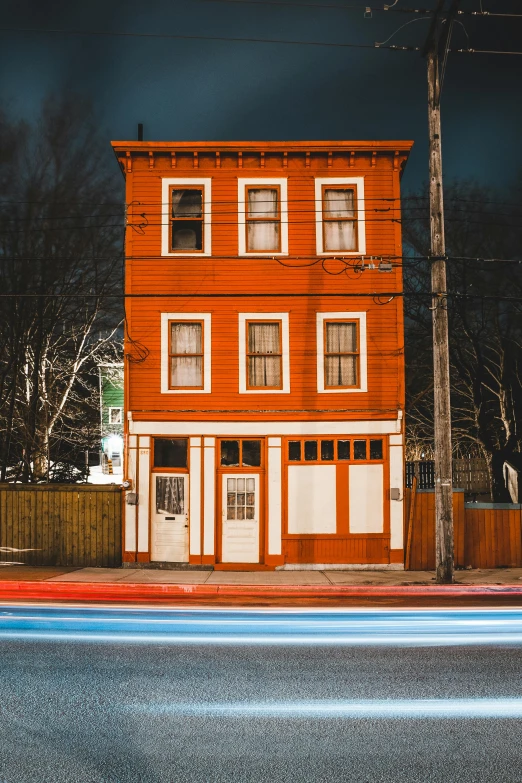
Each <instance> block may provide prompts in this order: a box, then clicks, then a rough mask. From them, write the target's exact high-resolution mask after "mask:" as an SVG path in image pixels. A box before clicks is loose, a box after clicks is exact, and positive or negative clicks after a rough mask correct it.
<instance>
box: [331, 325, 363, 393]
mask: <svg viewBox="0 0 522 783" xmlns="http://www.w3.org/2000/svg"><path fill="white" fill-rule="evenodd" d="M358 365H359V322H358V321H325V322H324V386H325V388H326V389H339V388H341V387H344V388H346V387H347V386H351V387H355V386H357V385H358V380H359V369H358Z"/></svg>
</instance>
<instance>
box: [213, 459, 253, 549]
mask: <svg viewBox="0 0 522 783" xmlns="http://www.w3.org/2000/svg"><path fill="white" fill-rule="evenodd" d="M222 497H223V500H222V503H223V508H222V512H221V516H222V540H221V561H222V562H223V563H259V475H258V474H254V475H252V474H251V473H250V474H245V473H243V474H241V473H240V474H231V473H226V474H225V475H224V476H223V493H222Z"/></svg>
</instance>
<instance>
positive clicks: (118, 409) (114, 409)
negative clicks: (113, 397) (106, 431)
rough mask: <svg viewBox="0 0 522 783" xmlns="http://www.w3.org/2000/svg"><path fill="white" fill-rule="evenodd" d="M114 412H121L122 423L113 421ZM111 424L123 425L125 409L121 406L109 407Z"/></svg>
mask: <svg viewBox="0 0 522 783" xmlns="http://www.w3.org/2000/svg"><path fill="white" fill-rule="evenodd" d="M112 411H120V414H121V417H120V418H121V421H114V422H113V421H111V412H112ZM109 424H123V407H122V406H121V405H110V406H109Z"/></svg>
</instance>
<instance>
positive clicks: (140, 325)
mask: <svg viewBox="0 0 522 783" xmlns="http://www.w3.org/2000/svg"><path fill="white" fill-rule="evenodd" d="M128 146H129V148H131V149H133V150H134V147H133V145H132V143H129V145H128ZM278 146H279V147H280V148H281V149H274V146H273V145H271V144H270V143H265V144H261V145H259V149H258V150H252V149H250V148H249V145H248V144H245V148H244V149H243V150H242V153H243V154H242V156H239V154H238V152H240V151H241V150H231V149H230V148H227V147H226V146H225V147H224V148H223V149H222V150H221V152H220V155H219V159H218V158H217V157H216V149H219V145H215V144H212V143H208V144H205V145H202V144H199V145H197V155H196V156H195V155H194V151H193V150H192V149H190V148H189V145H188V144H185V143H183V144H177V143H174V142H173V143H171V144H165V145H157V146H154V147H151V148H150V149H149V147H146V148H145V147H143V149H142V152H140V153H138V152H136V151H133V152H132V153H131V158H132V160H131V170H130V171H127V174H126V177H127V195H126V198H127V201H128V203H131V204H134V205H135V206H133V207H132V208H131V209H130V211H129V221H130V223H131V224H134V225H136V226H137V225H138V224H139V226H140V228H139V229H138V230H133V229H131V228H129V229H128V232H127V248H126V250H127V260H126V291H127V293H128V294H130V295H132V296H135V297H138V298H130V299H128V300H127V318H128V331H129V335H130V337H131V338H132V340H134V341H136V343H135V344H134V345H133V344H132V343H130V342H129V341H127V344H126V353H127V354H128V355H130V356H131V357H132V356H133V355H134V354H135V356H134V358H140V355H141V352H140V350H139V346H140V345H141V346H143V347H144V348H146V349H147V351H149V353H148V355H147V357H146V358H145V359H144V360H143V361H138V362H129V363H128V364H127V366H126V378H127V388H128V397H127V403H126V404H127V409H131V410H132V411H133V417H134V419H135V420H136V421H138V420H140V419H142V420H146V419H151V418H153V419H160V420H161V419H163V418H164V419H167V420H168V419H170V418H172V417H173V414H174V413H178V412H179V415H178V416H177V417H181V418H183V419H191V418H197V419H205V418H216V416H220V417H221V416H222V417H223V418H227V417H228V418H234V417H237V415H238V414H239V415H241V416H242V417H251V418H263V417H265V415H270V416H271V418H274V419H306V418H314V419H318V418H319V419H320V418H325V419H332V418H365V419H370V418H382V419H386V418H390V417H395V415H396V411H397V409H398V408H403V407H404V399H403V398H404V391H403V374H404V365H403V339H402V317H403V316H402V297H400V296H399V297H395V298H392V299H391V300H390V297H389V296H385V297H384V298H382V299H377V298H376V297H375V296H373V295H372V296H364V297H362V296H360V294H367V293H369V292H371V293H372V294H373V293H374V292H375V293H376V294H379V293H383V294H389V293H390V292H395V291H400V290H401V288H402V270H401V267H400V264H399V266H394V268H393V271H392V272H389V273H383V272H379V271H378V270H377V269H375V270H368V269H366V270H365V271H364V272H360V271H359V272H358V271H357V270H356V269H354V267H353V266H352V267H350V266H349V267H348V269H347V271H346V272H345V271H344V270H345V266H344V265H343V263H342V262H341V261H340V260H338V259H335V258H329V259H326V260H323V259H321V258H319V259H318V258H317V256H316V252H317V248H316V223H315V220H316V215H315V178H316V177H327V176H332V177H347V178H353V177H364V182H365V205H366V211H365V214H364V217H365V233H366V256H368V255H373V256H379V257H380V256H383V257H388V256H401V253H402V250H401V231H400V220H399V219H400V202H399V200H398V196H399V174H400V163H401V162H403V161H404V160H405V159H406V157H407V153H406V152H405V150H406V149H409V145H408V144H402V146H399V147H398V149H399V150H402V151H401V152H400V154H399V153H398V155H399V157H396V156H395V152H394V151H393V150H392V149H391V148H390V145H389V144H388V143H386V142H382V143H379V142H374V143H372V144H371V145H370V146H371V149H367V150H364V151H363V150H361V149H360V143H359V146H358V145H357V143H355V149H356V150H358V151H356V152H355V153H354V154H353V155H352V154H351V151H350V150H349V149H346V145H345V144H344V143H343V142H340V143H335V142H332V143H331V147H330V145H329V146H328V148H323V149H321V150H317V149H315V150H314V149H312V150H311V152H310V154H309V155H308V156H307V155H306V147H305V146H304V145H300V144H292V143H290V142H288V143H282V144H280V145H278ZM115 147H118V148H119V149H120V150H121V145H118V144H115ZM207 148H208V149H207ZM140 149H141V148H140ZM372 150H374V151H375V155H373V152H372ZM261 152H263V155H261ZM149 153H150V154H149ZM172 153H174V157H172ZM330 153H331V154H330ZM119 154H121V152H120V153H119ZM120 159H121V158H120ZM173 166H174V167H173ZM167 177H172V178H187V180H189V181H190V179H191V178H211V180H212V196H211V198H212V256H211V257H204V256H201V257H197V256H192V257H185V258H183V257H182V256H179V257H174V258H173V257H167V258H162V257H161V218H162V215H161V211H162V204H161V198H162V179H163V178H167ZM244 177H255V178H260V179H266V180H267V183H268V182H269V181H270V178H271V177H272V178H281V177H285V178H287V183H288V239H289V248H288V249H289V257H288V258H285V257H281V258H279V259H276V258H271V257H270V253H267V254H265V255H264V257H262V258H253V257H250V258H249V257H244V258H238V257H237V256H238V230H239V229H238V178H244ZM394 199H395V200H394ZM399 261H400V259H399ZM268 294H277V295H276V296H268ZM317 311H323V312H329V311H334V312H335V311H355V312H358V311H364V312H366V313H367V334H368V340H367V348H368V388H369V391H368V393H362V394H357V393H353V394H352V393H350V394H346V395H343V394H318V393H317V375H316V312H317ZM162 312H183V313H185V312H186V313H191V312H194V313H201V312H205V313H211V315H212V346H213V350H212V393H211V394H208V395H207V394H190V393H187V394H176V395H168V394H161V393H160V314H161V313H162ZM239 312H260V313H262V312H288V313H289V319H290V360H291V361H290V369H291V392H290V394H281V395H279V394H271V395H262V394H260V395H259V396H256V395H250V394H249V395H239V391H238V386H239V381H238V361H239V357H238V313H239Z"/></svg>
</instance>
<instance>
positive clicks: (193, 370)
mask: <svg viewBox="0 0 522 783" xmlns="http://www.w3.org/2000/svg"><path fill="white" fill-rule="evenodd" d="M202 337H203V335H202V327H201V324H192V323H186V324H184V323H173V324H171V326H170V352H171V354H188V355H187V356H172V357H171V386H201V385H202V382H203V373H202V370H203V357H202V356H194V355H192V356H191V355H190V354H200V353H202V352H203V345H202Z"/></svg>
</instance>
